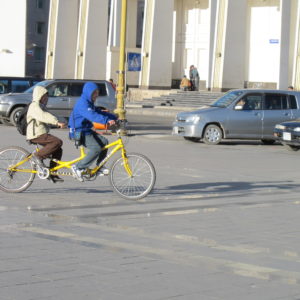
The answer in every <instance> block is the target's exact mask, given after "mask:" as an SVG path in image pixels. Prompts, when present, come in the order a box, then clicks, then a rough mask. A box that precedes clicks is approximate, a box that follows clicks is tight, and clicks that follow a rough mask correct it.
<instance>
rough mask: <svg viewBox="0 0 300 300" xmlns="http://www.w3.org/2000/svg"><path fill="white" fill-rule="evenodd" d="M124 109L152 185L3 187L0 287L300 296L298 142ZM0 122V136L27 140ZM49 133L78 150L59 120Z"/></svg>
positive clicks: (59, 295) (67, 154)
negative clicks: (175, 132)
mask: <svg viewBox="0 0 300 300" xmlns="http://www.w3.org/2000/svg"><path fill="white" fill-rule="evenodd" d="M128 120H129V122H130V123H131V124H132V130H131V137H130V138H128V140H127V146H126V147H127V149H128V151H129V152H140V153H143V154H145V155H146V156H148V157H149V158H150V159H151V160H152V162H153V163H154V165H155V167H156V171H157V183H156V186H155V189H154V191H153V193H152V194H151V195H149V196H148V197H147V198H145V199H142V200H140V201H137V202H133V201H126V200H123V199H121V198H119V197H118V196H117V195H115V194H114V193H113V192H112V189H111V187H110V186H109V182H108V180H107V178H101V179H99V180H97V181H95V182H89V183H80V182H77V181H75V179H72V178H70V179H67V180H66V181H65V183H63V184H56V185H54V184H50V183H49V182H48V181H43V180H39V179H37V180H36V182H34V183H33V185H32V186H31V187H30V188H29V189H28V190H27V191H26V192H24V193H21V194H6V193H3V192H0V238H1V244H0V299H1V300H2V299H5V300H6V299H22V300H24V299H25V300H27V299H84V298H85V299H97V300H98V299H130V300H132V299H137V300H140V299H143V300H144V299H149V300H150V299H151V300H153V299H203V300H211V299H218V300H227V299H228V300H229V299H230V300H233V299H236V300H240V299H243V300H247V299H251V300H252V299H262V300H269V299H270V300H271V299H272V300H274V299H276V300H277V299H286V300H291V299H295V300H296V299H298V300H299V299H300V271H299V270H300V259H299V257H300V235H299V219H300V199H299V192H300V186H299V184H300V176H299V168H298V167H297V166H298V165H299V162H300V156H299V155H300V152H299V153H298V152H288V151H287V150H285V149H284V148H283V147H282V146H280V145H272V146H266V145H262V144H260V142H255V141H238V142H232V141H229V142H226V143H222V144H221V145H218V146H208V145H205V144H203V143H191V142H188V141H185V140H183V139H181V138H178V137H174V136H171V135H170V128H171V122H172V118H161V117H154V116H149V117H148V116H147V117H146V116H142V117H137V116H128ZM0 132H1V147H3V146H7V145H11V144H14V145H19V146H23V147H25V148H27V149H30V147H29V146H28V145H27V144H26V142H24V141H23V140H22V137H21V136H20V135H19V134H18V133H17V132H16V130H15V128H13V127H5V126H0ZM53 133H54V134H56V135H58V136H60V137H62V138H63V139H64V158H65V159H71V158H74V157H75V156H76V154H77V152H76V149H75V147H74V146H73V144H72V143H71V142H70V141H68V140H67V138H66V136H67V132H66V130H53ZM108 138H109V139H113V138H114V137H108ZM31 149H32V148H31Z"/></svg>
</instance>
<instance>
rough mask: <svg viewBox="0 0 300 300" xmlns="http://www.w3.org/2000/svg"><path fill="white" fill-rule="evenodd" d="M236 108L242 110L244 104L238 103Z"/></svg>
mask: <svg viewBox="0 0 300 300" xmlns="http://www.w3.org/2000/svg"><path fill="white" fill-rule="evenodd" d="M234 109H235V110H242V109H243V106H242V105H236V106H235V107H234Z"/></svg>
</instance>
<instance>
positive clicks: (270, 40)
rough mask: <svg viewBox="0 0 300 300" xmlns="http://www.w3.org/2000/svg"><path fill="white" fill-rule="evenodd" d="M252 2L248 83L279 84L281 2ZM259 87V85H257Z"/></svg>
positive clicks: (276, 0) (277, 0)
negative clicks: (262, 3)
mask: <svg viewBox="0 0 300 300" xmlns="http://www.w3.org/2000/svg"><path fill="white" fill-rule="evenodd" d="M266 4H268V5H261V1H257V0H256V1H254V0H253V1H250V7H249V9H250V11H249V14H250V18H249V26H250V30H249V62H248V66H249V71H248V81H250V82H269V83H277V81H278V78H279V61H280V37H281V34H280V9H279V8H280V1H279V0H272V1H268V3H266ZM257 87H259V85H257Z"/></svg>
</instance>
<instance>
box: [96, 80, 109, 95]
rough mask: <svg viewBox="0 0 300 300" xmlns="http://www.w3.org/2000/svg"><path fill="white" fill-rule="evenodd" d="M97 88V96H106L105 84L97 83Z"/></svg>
mask: <svg viewBox="0 0 300 300" xmlns="http://www.w3.org/2000/svg"><path fill="white" fill-rule="evenodd" d="M97 85H98V88H99V96H100V97H101V96H106V95H107V91H106V85H105V83H97Z"/></svg>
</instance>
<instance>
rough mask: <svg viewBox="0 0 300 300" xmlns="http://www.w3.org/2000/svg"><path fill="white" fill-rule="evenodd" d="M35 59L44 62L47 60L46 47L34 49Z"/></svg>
mask: <svg viewBox="0 0 300 300" xmlns="http://www.w3.org/2000/svg"><path fill="white" fill-rule="evenodd" d="M34 59H35V60H44V59H45V48H44V47H35V48H34Z"/></svg>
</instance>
